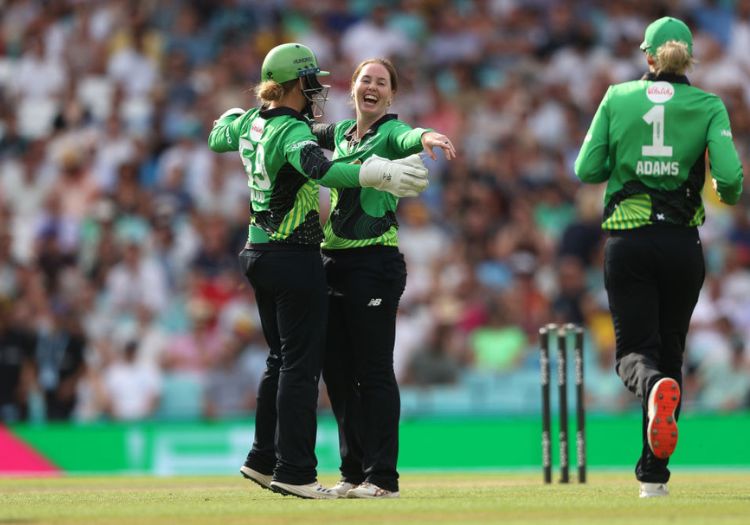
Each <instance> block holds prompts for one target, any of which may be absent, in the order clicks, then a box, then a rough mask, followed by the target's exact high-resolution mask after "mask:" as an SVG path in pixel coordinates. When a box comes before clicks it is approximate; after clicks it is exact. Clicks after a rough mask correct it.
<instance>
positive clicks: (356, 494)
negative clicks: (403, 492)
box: [346, 481, 399, 499]
mask: <svg viewBox="0 0 750 525" xmlns="http://www.w3.org/2000/svg"><path fill="white" fill-rule="evenodd" d="M346 497H347V498H360V499H379V498H398V497H399V493H398V491H395V492H393V491H390V490H385V489H381V488H380V487H378V486H377V485H373V484H372V483H369V482H367V481H365V482H364V483H362V484H360V485H357V486H356V487H355V488H353V489H351V490H350V491H349V492H347V493H346Z"/></svg>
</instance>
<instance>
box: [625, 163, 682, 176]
mask: <svg viewBox="0 0 750 525" xmlns="http://www.w3.org/2000/svg"><path fill="white" fill-rule="evenodd" d="M635 173H636V175H674V176H677V175H679V174H680V163H679V162H677V161H672V162H664V161H660V160H639V161H638V163H637V164H636V165H635Z"/></svg>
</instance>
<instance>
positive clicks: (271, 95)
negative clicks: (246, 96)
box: [255, 78, 298, 104]
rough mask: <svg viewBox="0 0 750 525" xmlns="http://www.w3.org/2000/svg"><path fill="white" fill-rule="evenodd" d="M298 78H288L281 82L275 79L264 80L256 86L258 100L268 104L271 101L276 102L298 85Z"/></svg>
mask: <svg viewBox="0 0 750 525" xmlns="http://www.w3.org/2000/svg"><path fill="white" fill-rule="evenodd" d="M297 82H298V79H296V78H295V79H292V80H287V81H286V82H283V83H281V84H279V83H278V82H276V81H275V80H264V81H263V82H261V83H260V84H258V85H257V86H255V96H256V97H258V100H260V101H261V102H263V103H264V104H267V103H269V102H275V101H277V100H281V98H282V97H283V96H284V95H286V94H287V93H289V92H290V91H291V90H292V89H294V86H295V85H297Z"/></svg>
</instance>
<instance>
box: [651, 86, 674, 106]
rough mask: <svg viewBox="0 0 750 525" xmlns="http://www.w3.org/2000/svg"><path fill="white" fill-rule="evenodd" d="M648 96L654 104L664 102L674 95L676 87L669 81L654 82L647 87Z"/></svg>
mask: <svg viewBox="0 0 750 525" xmlns="http://www.w3.org/2000/svg"><path fill="white" fill-rule="evenodd" d="M646 96H647V97H648V99H649V100H650V101H651V102H653V103H654V104H663V103H664V102H666V101H668V100H669V99H671V98H672V97H673V96H674V88H673V87H672V84H670V83H669V82H654V83H653V84H651V85H650V86H648V87H647V88H646Z"/></svg>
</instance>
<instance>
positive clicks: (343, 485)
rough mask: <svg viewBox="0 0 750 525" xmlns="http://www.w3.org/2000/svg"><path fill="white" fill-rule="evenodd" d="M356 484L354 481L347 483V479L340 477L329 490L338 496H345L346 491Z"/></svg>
mask: <svg viewBox="0 0 750 525" xmlns="http://www.w3.org/2000/svg"><path fill="white" fill-rule="evenodd" d="M356 486H357V485H356V484H354V483H349V482H348V481H346V480H344V479H341V480H339V482H338V483H336V484H335V485H334V486H333V487H331V490H332V491H334V492H335V493H336V494H338V495H339V497H340V498H345V497H346V493H347V492H349V491H350V490H352V489H353V488H354V487H356Z"/></svg>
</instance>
